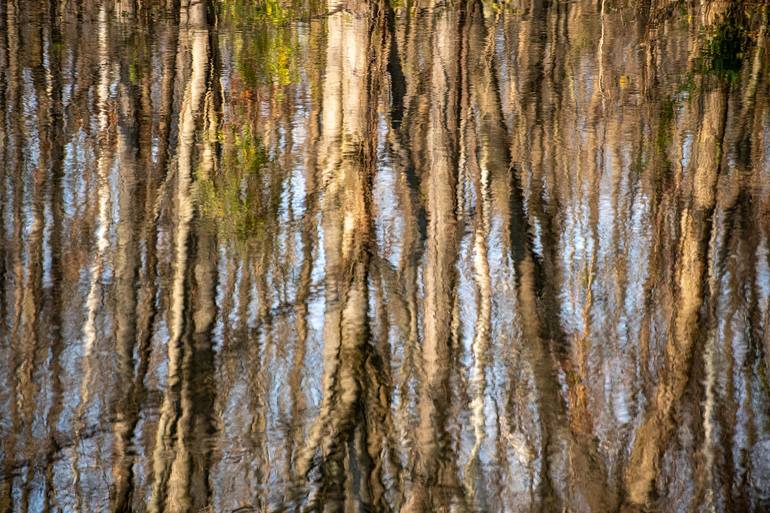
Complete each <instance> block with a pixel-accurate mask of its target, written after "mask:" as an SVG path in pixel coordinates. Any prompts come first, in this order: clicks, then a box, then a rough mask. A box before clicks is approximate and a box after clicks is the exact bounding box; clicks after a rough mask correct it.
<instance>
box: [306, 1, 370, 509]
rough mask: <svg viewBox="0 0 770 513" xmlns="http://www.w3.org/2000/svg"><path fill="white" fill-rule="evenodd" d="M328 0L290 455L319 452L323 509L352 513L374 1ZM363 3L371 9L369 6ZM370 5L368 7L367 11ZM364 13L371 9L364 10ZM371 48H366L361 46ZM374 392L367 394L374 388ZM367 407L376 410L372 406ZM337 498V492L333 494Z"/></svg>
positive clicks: (359, 494)
mask: <svg viewBox="0 0 770 513" xmlns="http://www.w3.org/2000/svg"><path fill="white" fill-rule="evenodd" d="M337 7H339V6H338V5H337V3H336V2H335V1H334V0H331V1H330V2H329V5H328V8H329V11H330V12H334V14H332V15H331V16H329V20H328V26H329V30H328V43H327V54H326V70H327V71H326V76H325V79H324V85H323V90H324V93H323V94H324V97H323V125H322V134H321V146H320V147H321V148H323V149H324V150H325V155H323V157H325V159H324V158H323V157H322V160H323V161H324V174H323V176H324V184H325V187H324V193H323V201H322V209H323V221H322V222H323V229H324V232H323V233H324V255H325V261H326V285H325V286H326V313H325V319H324V350H323V360H324V371H323V383H322V387H323V394H324V395H323V399H322V403H321V409H320V412H319V416H318V418H317V419H316V421H315V423H314V425H313V427H312V428H311V432H310V436H309V440H308V441H307V443H306V445H305V448H304V450H303V453H302V454H301V455H300V458H299V459H298V461H297V470H298V472H299V473H300V474H304V473H306V472H307V471H308V470H309V469H310V463H311V460H312V459H313V457H314V455H315V453H316V449H317V451H318V453H319V455H320V458H321V462H320V464H321V469H322V475H323V478H324V482H323V483H322V484H321V486H322V488H323V491H322V493H323V496H324V508H325V509H326V510H331V511H337V510H342V509H344V510H346V511H358V510H361V508H364V507H365V506H364V505H366V504H371V503H372V490H373V489H372V483H373V481H374V480H375V479H376V478H375V476H373V475H372V469H373V468H378V465H377V463H376V462H374V461H372V458H377V457H379V454H371V452H370V446H369V444H370V442H371V439H370V434H371V429H372V428H374V429H377V428H378V426H369V425H368V422H367V421H365V419H364V418H363V416H362V409H363V408H365V406H363V404H362V402H363V401H366V399H367V397H368V396H369V394H370V392H371V390H372V386H377V385H376V382H375V384H374V385H372V384H370V383H367V380H368V379H370V378H371V377H373V376H378V375H379V374H380V371H379V369H377V367H375V369H373V370H372V371H370V372H367V373H366V374H365V373H364V370H365V369H366V366H367V365H368V364H370V363H372V362H374V361H376V360H375V359H373V358H376V356H373V348H372V345H371V342H370V340H369V338H370V336H369V322H368V301H369V290H368V289H369V258H370V257H369V254H370V250H369V245H370V239H371V237H372V234H371V223H372V220H371V205H370V201H371V180H372V174H373V166H374V160H373V159H374V156H375V148H376V146H375V137H376V129H375V127H376V124H375V117H374V114H373V113H374V112H375V110H376V109H375V108H376V105H377V95H378V92H379V91H378V88H379V74H380V73H381V70H380V65H381V62H380V61H381V56H380V54H381V51H380V48H379V41H377V39H376V38H377V36H380V37H381V31H382V21H383V20H382V15H381V10H380V8H381V6H378V5H375V6H372V7H369V6H366V4H363V3H361V4H359V3H357V2H355V3H353V4H352V5H348V8H351V9H352V10H353V11H354V13H353V14H346V13H344V12H335V11H336V9H337ZM370 9H371V11H370ZM375 9H376V10H375ZM372 13H377V15H376V16H372ZM370 52H374V53H370ZM379 393H380V392H376V393H375V395H379ZM375 411H376V410H375ZM343 497H345V499H344V500H343Z"/></svg>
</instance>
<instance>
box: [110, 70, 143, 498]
mask: <svg viewBox="0 0 770 513" xmlns="http://www.w3.org/2000/svg"><path fill="white" fill-rule="evenodd" d="M120 75H121V76H120V86H119V91H118V94H119V114H118V115H119V121H118V155H119V158H120V161H121V174H120V178H121V188H120V197H119V199H118V202H119V208H120V222H119V223H118V228H117V237H118V240H117V253H116V255H115V297H116V302H115V341H116V352H117V372H118V380H119V382H120V383H132V382H133V379H134V363H135V362H134V342H135V340H136V313H137V312H136V307H137V301H136V300H137V296H136V287H135V284H136V274H137V273H136V271H137V255H138V247H137V244H136V238H135V232H136V228H137V226H136V219H137V212H136V206H137V205H136V194H135V192H136V178H135V176H134V173H135V170H136V164H137V159H136V151H135V149H136V148H137V142H138V139H137V130H136V129H134V126H135V124H136V123H137V122H139V123H141V121H140V119H139V117H138V116H137V110H136V105H135V103H134V98H135V96H136V93H137V91H136V90H135V89H134V88H133V87H131V86H130V85H129V79H128V76H127V75H128V70H127V69H125V67H122V69H121V72H120ZM121 392H122V396H121V397H120V398H119V399H118V403H117V405H116V407H115V412H114V418H115V420H114V421H113V425H112V428H113V433H114V436H115V456H114V462H113V478H114V480H115V495H114V498H113V510H114V511H118V512H123V511H130V508H131V492H132V490H131V487H132V486H133V485H132V480H133V475H132V467H133V457H132V451H131V449H132V448H131V439H132V434H133V430H134V428H135V427H136V416H137V413H138V408H137V405H136V398H135V397H133V390H132V388H131V387H127V388H126V389H125V390H122V391H121Z"/></svg>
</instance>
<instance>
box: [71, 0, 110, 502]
mask: <svg viewBox="0 0 770 513" xmlns="http://www.w3.org/2000/svg"><path fill="white" fill-rule="evenodd" d="M107 21H108V20H107V8H106V5H102V7H101V9H100V11H99V33H98V48H99V84H98V86H97V90H96V93H97V109H98V116H97V120H98V127H99V134H98V141H97V145H98V147H99V152H98V157H97V164H96V165H97V173H98V174H97V179H96V180H97V191H96V195H97V203H98V217H97V223H96V231H95V234H94V238H95V241H96V251H95V253H94V257H93V261H92V262H91V267H90V269H89V275H90V280H91V281H90V284H89V288H88V296H87V298H86V318H85V322H84V324H83V350H82V351H83V352H82V366H83V378H82V381H81V384H80V404H79V405H78V413H77V420H76V422H77V423H78V425H79V430H80V431H81V432H82V430H83V429H84V428H85V427H86V425H85V424H86V420H85V419H84V418H83V417H84V416H85V414H86V408H87V407H88V403H89V402H90V396H91V386H90V385H91V379H92V376H91V375H92V373H93V365H94V362H93V358H94V356H93V352H94V344H95V343H96V315H97V309H98V307H99V303H100V290H101V287H100V279H101V277H102V273H103V270H104V263H105V257H104V254H105V252H106V251H107V248H108V247H109V238H108V233H109V223H110V220H109V218H110V184H109V178H108V174H109V170H110V167H111V163H112V152H111V151H110V143H109V141H110V137H109V114H108V108H109V103H108V101H109V95H110V60H109V57H110V56H109V48H108V40H107V38H108V30H107V27H108V25H107ZM79 457H80V451H79V450H75V451H74V454H73V460H72V466H73V474H74V481H75V482H74V485H75V487H76V489H78V493H77V500H78V511H82V510H83V504H82V503H81V502H82V494H81V493H80V492H79V488H80V461H79V460H80V458H79Z"/></svg>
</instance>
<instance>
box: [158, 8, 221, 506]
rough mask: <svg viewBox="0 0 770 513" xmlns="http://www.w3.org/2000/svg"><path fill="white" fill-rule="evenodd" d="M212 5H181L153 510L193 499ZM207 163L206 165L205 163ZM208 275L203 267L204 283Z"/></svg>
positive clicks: (205, 315)
mask: <svg viewBox="0 0 770 513" xmlns="http://www.w3.org/2000/svg"><path fill="white" fill-rule="evenodd" d="M207 17H208V5H207V3H206V2H196V3H190V4H187V3H186V2H183V5H182V6H181V8H180V24H181V25H183V26H186V27H187V32H186V33H185V34H184V37H181V36H180V38H179V52H181V53H180V54H178V57H179V58H180V61H179V62H180V63H182V65H184V62H185V61H186V60H187V59H188V58H189V59H190V60H191V65H190V76H189V79H188V81H187V84H186V85H185V89H184V97H183V99H182V107H181V111H180V116H179V141H178V144H177V152H176V156H177V176H176V181H177V196H176V209H177V213H176V218H177V219H176V229H175V236H174V247H175V262H174V275H173V280H172V290H171V305H170V308H171V311H170V319H169V340H168V342H167V345H168V362H167V365H168V376H167V381H166V391H165V394H164V397H163V403H162V405H161V410H160V419H159V421H158V427H157V433H156V439H155V448H154V450H153V474H154V484H153V490H152V496H151V498H150V503H149V510H150V511H151V512H159V511H164V510H169V511H188V510H189V509H190V508H191V507H192V499H191V497H190V491H191V489H190V485H191V478H192V476H191V466H192V456H191V454H190V450H191V443H192V442H193V441H194V440H192V438H193V435H192V433H191V429H190V428H191V425H192V422H193V420H194V419H193V415H194V413H193V403H192V401H193V397H192V391H191V388H190V379H191V377H190V372H191V365H192V363H193V356H194V354H193V341H192V340H191V338H194V335H193V336H191V332H192V331H193V330H195V331H196V332H197V331H198V330H199V329H200V330H201V333H203V334H204V335H205V333H206V332H207V331H208V328H206V327H205V323H203V324H202V325H201V326H199V325H198V324H197V322H196V321H198V320H201V319H203V318H208V316H210V314H209V313H207V312H209V310H210V308H211V307H210V305H209V304H208V301H206V300H205V295H204V301H203V302H204V306H203V307H202V308H203V310H202V311H201V313H198V312H196V316H198V317H200V318H199V319H193V320H192V321H193V326H190V319H189V318H188V310H189V308H188V306H189V304H188V303H189V300H188V292H187V291H188V289H189V287H190V279H191V276H190V270H189V260H190V255H189V254H188V253H189V250H190V247H189V244H190V242H191V230H190V224H191V221H192V218H193V213H194V205H193V199H192V191H191V188H192V185H193V178H194V168H195V166H196V162H195V160H196V159H195V147H196V139H197V134H198V131H199V130H200V128H201V127H200V126H199V122H198V118H199V117H200V112H201V111H202V107H203V103H204V97H205V95H206V93H207V91H208V89H209V84H208V80H209V79H210V77H209V65H210V59H211V55H210V52H211V49H210V41H209V33H208V30H207V27H208V22H207ZM204 165H206V163H205V162H204ZM205 276H207V273H206V272H204V271H202V274H201V278H202V279H203V281H204V282H205V281H206V280H207V278H206V277H205Z"/></svg>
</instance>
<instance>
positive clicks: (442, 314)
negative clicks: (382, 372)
mask: <svg viewBox="0 0 770 513" xmlns="http://www.w3.org/2000/svg"><path fill="white" fill-rule="evenodd" d="M430 7H431V8H433V9H432V11H431V12H429V13H428V14H427V15H426V18H427V19H430V20H431V23H432V26H431V30H430V32H429V34H430V37H429V39H428V40H427V41H426V44H428V45H430V46H429V52H430V53H429V55H430V58H431V59H432V62H431V64H430V69H429V75H428V76H429V77H430V87H431V90H432V91H433V94H432V97H431V100H430V106H429V110H428V112H427V113H426V114H427V120H426V121H427V123H426V126H425V154H426V157H427V160H428V161H429V162H430V164H431V167H430V168H428V169H425V170H424V171H423V173H424V174H423V176H425V178H424V179H423V183H422V185H423V187H424V193H425V198H426V199H425V205H426V212H427V217H428V226H427V238H428V240H427V256H426V264H425V271H424V275H423V280H424V287H425V303H424V305H425V306H424V321H423V333H424V335H423V346H422V363H423V376H422V382H421V384H420V387H421V389H420V397H419V399H418V406H417V408H418V415H419V425H418V428H417V438H416V442H417V467H416V469H415V472H416V475H415V480H416V482H415V483H414V485H413V488H412V490H411V492H410V495H409V496H408V498H407V504H406V506H405V511H424V510H426V509H429V508H431V507H435V508H440V509H442V510H446V509H447V508H448V507H449V503H450V502H451V495H452V494H453V493H456V491H457V488H458V486H457V485H458V483H457V482H456V477H455V476H454V473H453V472H452V471H451V469H449V468H447V467H446V464H445V463H444V461H451V460H452V458H451V456H448V455H449V454H451V452H452V451H451V449H450V447H449V444H448V440H447V434H446V431H445V429H446V420H447V418H446V415H447V410H448V407H449V400H450V393H449V386H450V384H449V374H450V354H451V352H452V351H451V327H452V326H453V324H454V323H453V306H454V303H455V294H456V270H455V261H456V259H457V252H458V233H457V229H458V228H457V219H456V217H455V212H456V207H457V180H458V178H457V163H458V160H457V158H458V145H457V141H456V134H457V129H458V119H457V115H458V110H459V105H460V104H459V97H458V93H459V79H460V67H459V61H460V59H459V58H458V57H459V56H460V55H461V51H460V50H461V48H460V44H459V41H458V35H461V36H462V35H463V34H464V31H463V28H462V27H463V21H464V16H465V5H464V4H460V5H459V6H457V7H456V8H452V9H450V8H445V7H443V6H441V7H440V6H436V5H432V4H431V5H430ZM421 164H422V163H421Z"/></svg>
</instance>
